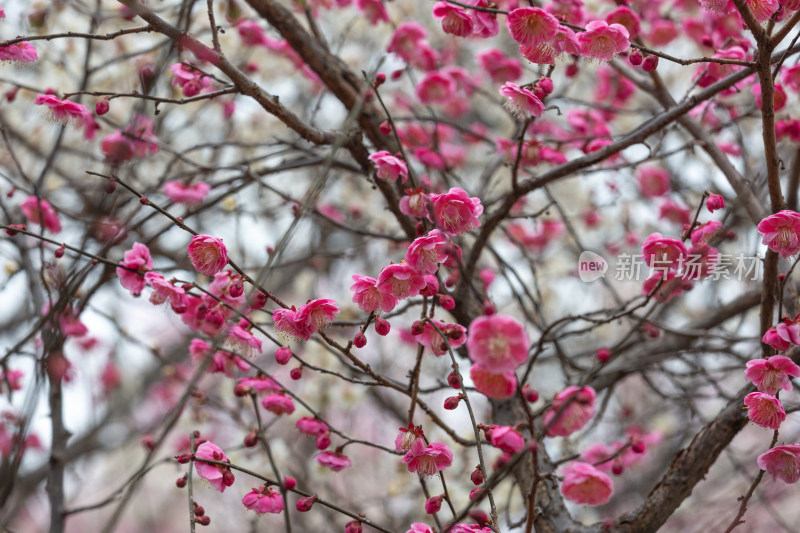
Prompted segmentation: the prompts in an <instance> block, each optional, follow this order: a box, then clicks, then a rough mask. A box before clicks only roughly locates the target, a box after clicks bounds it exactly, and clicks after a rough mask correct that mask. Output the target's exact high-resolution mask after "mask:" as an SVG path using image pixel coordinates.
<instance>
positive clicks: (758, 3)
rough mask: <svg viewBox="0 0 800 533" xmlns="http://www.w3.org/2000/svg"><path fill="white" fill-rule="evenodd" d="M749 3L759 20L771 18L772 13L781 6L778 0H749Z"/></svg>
mask: <svg viewBox="0 0 800 533" xmlns="http://www.w3.org/2000/svg"><path fill="white" fill-rule="evenodd" d="M747 4H748V5H749V6H750V11H752V12H753V15H754V16H755V17H756V20H757V21H758V22H764V21H765V20H769V18H770V17H771V16H772V14H773V13H775V12H776V11H777V10H778V8H780V4H779V3H778V0H747Z"/></svg>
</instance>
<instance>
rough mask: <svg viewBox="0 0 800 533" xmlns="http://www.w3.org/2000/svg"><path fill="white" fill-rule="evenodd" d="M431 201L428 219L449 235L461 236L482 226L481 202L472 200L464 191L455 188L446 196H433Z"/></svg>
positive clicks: (478, 199) (445, 194)
mask: <svg viewBox="0 0 800 533" xmlns="http://www.w3.org/2000/svg"><path fill="white" fill-rule="evenodd" d="M430 201H431V207H430V212H429V213H428V219H429V220H430V221H431V222H433V223H434V224H436V226H437V227H438V228H440V229H441V230H442V231H443V232H445V233H446V234H448V235H461V234H463V233H467V232H469V231H471V230H472V229H474V228H478V227H480V225H481V221H480V220H478V217H479V216H480V215H481V214H482V213H483V206H482V205H481V200H480V198H474V197H473V198H470V196H469V194H467V191H465V190H464V189H460V188H458V187H453V188H451V189H450V190H449V191H448V192H446V193H444V194H431V195H430Z"/></svg>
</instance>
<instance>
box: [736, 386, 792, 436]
mask: <svg viewBox="0 0 800 533" xmlns="http://www.w3.org/2000/svg"><path fill="white" fill-rule="evenodd" d="M744 405H745V406H746V407H747V417H748V418H749V419H750V421H751V422H753V423H754V424H756V425H757V426H761V427H762V428H768V429H775V430H777V429H779V428H780V427H781V422H783V421H784V420H786V411H785V410H784V409H783V404H781V401H780V400H779V399H777V398H776V397H774V396H772V395H770V394H764V393H763V392H751V393H750V394H748V395H747V396H745V397H744Z"/></svg>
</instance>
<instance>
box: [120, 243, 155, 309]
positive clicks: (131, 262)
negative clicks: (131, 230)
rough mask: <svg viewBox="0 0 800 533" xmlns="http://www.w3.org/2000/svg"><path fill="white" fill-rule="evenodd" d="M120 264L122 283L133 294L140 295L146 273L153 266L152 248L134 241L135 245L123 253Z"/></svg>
mask: <svg viewBox="0 0 800 533" xmlns="http://www.w3.org/2000/svg"><path fill="white" fill-rule="evenodd" d="M119 266H120V267H122V268H119V267H118V268H117V276H118V277H119V281H120V283H121V284H122V286H123V287H125V288H126V289H128V290H129V291H130V292H131V295H132V296H139V295H140V294H141V293H142V290H143V289H144V287H145V279H144V273H145V272H147V271H149V270H152V268H153V261H152V259H150V249H149V248H147V246H145V245H144V244H141V243H138V242H135V243H133V247H132V248H131V249H130V250H128V251H126V252H125V255H123V260H122V261H120V263H119Z"/></svg>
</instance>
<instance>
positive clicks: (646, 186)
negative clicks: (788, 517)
mask: <svg viewBox="0 0 800 533" xmlns="http://www.w3.org/2000/svg"><path fill="white" fill-rule="evenodd" d="M636 181H637V182H638V184H639V192H641V193H642V196H644V197H645V198H655V197H657V196H662V195H664V194H667V193H668V192H669V172H667V171H666V170H665V169H663V168H661V167H657V166H655V165H642V166H640V167H639V169H638V170H637V171H636Z"/></svg>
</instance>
